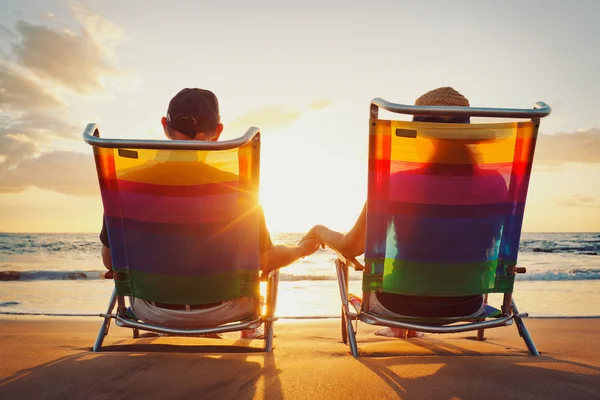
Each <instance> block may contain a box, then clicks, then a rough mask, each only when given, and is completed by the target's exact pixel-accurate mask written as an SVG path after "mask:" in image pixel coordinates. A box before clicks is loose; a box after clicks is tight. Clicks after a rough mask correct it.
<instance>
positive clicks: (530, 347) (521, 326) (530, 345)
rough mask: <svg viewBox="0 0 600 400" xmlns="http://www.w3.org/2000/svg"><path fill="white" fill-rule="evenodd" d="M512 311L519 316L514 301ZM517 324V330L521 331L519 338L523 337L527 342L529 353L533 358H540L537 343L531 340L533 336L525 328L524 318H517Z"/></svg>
mask: <svg viewBox="0 0 600 400" xmlns="http://www.w3.org/2000/svg"><path fill="white" fill-rule="evenodd" d="M510 307H511V309H512V312H513V314H515V315H516V314H518V313H519V310H517V305H516V304H515V301H514V300H512V301H511V306H510ZM515 324H516V325H517V329H518V331H519V336H521V337H522V338H523V341H524V342H525V345H526V346H527V350H529V353H531V355H532V356H539V355H540V353H539V352H538V350H537V348H536V347H535V343H533V339H532V338H531V335H530V334H529V331H528V330H527V327H526V326H525V323H524V322H523V318H521V317H515Z"/></svg>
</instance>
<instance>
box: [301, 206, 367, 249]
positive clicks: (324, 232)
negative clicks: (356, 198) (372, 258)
mask: <svg viewBox="0 0 600 400" xmlns="http://www.w3.org/2000/svg"><path fill="white" fill-rule="evenodd" d="M366 226H367V206H366V204H365V205H364V206H363V209H362V212H361V213H360V215H359V216H358V219H357V220H356V222H355V223H354V226H353V227H352V229H350V231H349V232H348V233H346V234H343V233H340V232H337V231H334V230H332V229H329V228H327V227H326V226H324V225H316V226H314V227H313V228H312V229H311V230H310V231H309V232H308V233H307V234H306V235H305V236H304V237H303V238H302V240H301V241H300V243H302V241H304V240H308V239H317V240H320V241H322V242H324V243H325V244H327V245H328V246H330V247H332V248H334V249H336V250H337V251H339V252H340V253H342V254H343V255H344V256H347V257H356V256H359V255H361V254H362V253H364V251H365V236H366V232H367V230H366Z"/></svg>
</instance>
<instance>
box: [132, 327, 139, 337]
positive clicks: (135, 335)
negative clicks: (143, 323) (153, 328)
mask: <svg viewBox="0 0 600 400" xmlns="http://www.w3.org/2000/svg"><path fill="white" fill-rule="evenodd" d="M133 338H134V339H139V338H140V330H139V329H138V328H133Z"/></svg>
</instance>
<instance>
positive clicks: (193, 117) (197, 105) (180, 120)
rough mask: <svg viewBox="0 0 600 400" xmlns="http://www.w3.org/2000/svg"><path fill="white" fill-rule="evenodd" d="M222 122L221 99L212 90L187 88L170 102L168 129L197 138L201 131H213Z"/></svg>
mask: <svg viewBox="0 0 600 400" xmlns="http://www.w3.org/2000/svg"><path fill="white" fill-rule="evenodd" d="M220 123H221V116H220V115H219V101H218V100H217V96H215V94H214V93H213V92H211V91H210V90H206V89H198V88H193V89H191V88H185V89H182V90H181V91H179V93H177V94H176V95H175V97H173V98H172V99H171V101H170V102H169V108H168V110H167V129H168V130H169V131H170V132H172V131H177V132H180V133H182V134H184V135H186V136H188V137H190V138H192V139H193V138H195V137H196V135H197V134H198V133H199V132H206V133H212V132H214V131H215V129H216V128H217V126H218V125H219V124H220Z"/></svg>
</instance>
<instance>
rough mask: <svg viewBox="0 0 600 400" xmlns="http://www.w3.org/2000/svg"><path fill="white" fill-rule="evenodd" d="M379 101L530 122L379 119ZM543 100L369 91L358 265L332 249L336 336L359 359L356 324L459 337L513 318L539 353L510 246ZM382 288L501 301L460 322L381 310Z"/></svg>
mask: <svg viewBox="0 0 600 400" xmlns="http://www.w3.org/2000/svg"><path fill="white" fill-rule="evenodd" d="M379 108H382V109H384V110H387V111H389V112H392V113H400V114H408V115H424V116H448V117H467V116H469V117H485V118H488V119H491V118H503V119H506V118H510V119H513V120H514V119H517V118H523V119H529V121H520V122H499V123H498V122H494V123H478V124H467V123H458V124H457V123H437V122H412V121H411V122H409V121H397V120H385V119H380V118H379ZM549 113H550V108H549V107H548V106H547V105H546V104H544V103H541V102H540V103H536V105H535V106H534V108H533V109H493V108H474V107H428V106H407V105H402V104H394V103H390V102H387V101H385V100H383V99H380V98H376V99H373V101H372V102H371V108H370V120H369V181H368V196H367V233H366V243H365V265H364V266H363V265H362V264H361V263H360V262H359V261H357V260H356V259H355V258H351V257H345V256H344V255H343V254H341V253H340V252H337V250H336V249H333V250H335V251H336V252H337V253H338V259H337V260H336V271H337V277H338V283H339V287H340V295H341V300H342V340H343V342H344V343H345V344H349V346H350V350H351V353H352V355H353V356H354V357H358V356H359V351H358V346H357V341H356V334H355V332H356V331H355V328H354V327H353V322H354V321H356V322H357V323H358V321H361V322H364V323H367V324H372V325H381V326H387V327H394V328H403V329H409V330H416V331H420V332H429V333H459V332H468V331H478V333H477V337H478V340H483V338H484V330H485V329H490V328H495V327H501V326H508V325H511V324H513V323H514V324H515V325H516V326H517V329H518V333H519V335H520V336H521V337H522V338H523V340H524V342H525V344H526V346H527V349H528V351H529V352H530V353H531V354H532V355H539V352H538V350H537V348H536V347H535V345H534V343H533V340H532V338H531V336H530V334H529V332H528V331H527V328H526V327H525V324H524V323H523V318H524V317H526V316H527V314H526V313H520V312H519V311H518V309H517V306H516V304H515V302H514V300H513V296H512V293H513V286H514V281H515V276H516V274H518V273H525V272H526V271H525V269H524V268H520V267H517V254H518V250H519V241H520V236H521V226H522V222H523V213H524V208H525V200H526V197H527V189H528V185H529V178H530V174H531V167H532V163H533V155H534V150H535V144H536V139H537V134H538V128H539V124H540V118H542V117H545V116H547V115H548V114H549ZM348 268H354V269H355V270H357V271H362V273H363V275H362V282H363V285H362V290H363V295H362V299H361V298H359V297H358V296H354V295H352V294H349V293H348V278H349V276H348ZM379 293H386V294H388V293H389V294H392V295H400V296H421V297H429V298H432V297H436V298H452V297H459V296H463V297H464V296H477V295H485V296H486V297H485V298H486V301H487V294H488V293H503V294H504V297H503V302H502V304H501V306H500V309H496V308H493V307H491V306H486V307H485V308H484V309H483V310H481V312H478V313H476V314H473V315H471V316H469V317H466V318H451V317H447V316H446V317H444V316H442V315H432V316H429V317H427V318H423V317H417V316H414V315H398V314H396V315H394V316H393V317H391V316H389V314H388V315H382V313H378V312H377V310H376V309H374V308H373V307H372V304H371V303H372V302H374V301H375V300H373V301H372V300H371V299H376V298H375V297H374V296H378V294H379Z"/></svg>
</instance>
